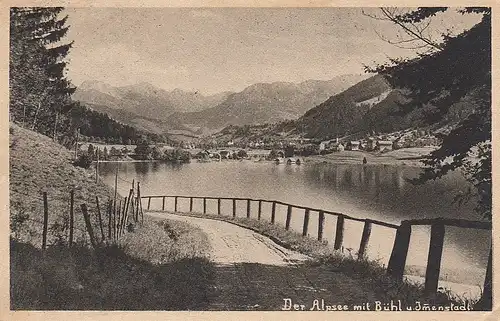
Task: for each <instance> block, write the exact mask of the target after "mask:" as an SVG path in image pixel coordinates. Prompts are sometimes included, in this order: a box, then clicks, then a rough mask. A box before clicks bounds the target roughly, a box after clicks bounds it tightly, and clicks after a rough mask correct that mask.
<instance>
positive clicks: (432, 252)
mask: <svg viewBox="0 0 500 321" xmlns="http://www.w3.org/2000/svg"><path fill="white" fill-rule="evenodd" d="M158 198H159V199H161V200H162V208H161V210H162V211H165V209H166V204H167V201H168V200H173V202H174V212H181V211H179V199H188V200H189V212H193V201H194V200H195V199H198V200H202V202H203V214H207V200H213V201H217V213H213V214H217V215H222V211H221V203H222V201H223V200H225V201H229V202H230V204H232V206H231V211H230V213H224V215H228V214H229V215H232V217H233V218H235V217H236V213H237V203H236V202H237V201H239V202H245V203H246V217H247V218H250V216H251V215H250V214H251V203H252V202H254V203H258V210H257V219H258V220H260V219H261V217H262V213H263V210H262V208H263V206H262V205H263V204H264V203H267V204H271V213H270V224H275V223H276V206H277V205H283V206H285V207H286V208H287V211H286V219H285V224H284V225H285V229H286V230H289V229H290V222H291V219H292V212H293V209H302V210H304V212H303V213H304V214H303V221H302V236H307V235H308V231H309V222H310V213H311V212H318V231H317V239H318V240H319V241H322V240H323V237H324V228H325V215H332V216H335V217H336V221H337V223H336V229H335V238H334V244H333V247H334V249H335V250H340V249H341V248H342V245H343V241H344V229H345V223H346V221H349V220H350V221H356V222H360V223H363V232H362V234H361V240H360V243H359V249H358V252H357V257H358V258H360V259H361V258H364V257H366V250H367V248H368V243H369V240H370V235H371V231H372V226H373V225H379V226H383V227H387V228H392V229H395V230H396V237H395V240H394V244H393V246H392V252H391V256H390V259H389V263H388V265H387V274H388V275H390V276H392V277H393V278H395V279H396V280H398V281H401V280H403V274H404V269H405V265H406V258H407V256H408V248H409V244H410V236H411V230H412V226H414V225H430V226H431V240H430V247H429V253H428V260H427V267H426V275H425V287H424V289H425V293H426V294H428V295H433V294H435V293H436V292H437V289H438V280H439V273H440V267H441V258H442V254H443V244H444V234H445V226H454V227H461V228H473V229H483V230H491V228H492V225H491V222H484V221H469V220H463V219H442V218H436V219H417V220H406V221H402V222H401V224H400V225H396V224H391V223H387V222H383V221H378V220H372V219H367V218H366V219H360V218H356V217H352V216H349V215H346V214H342V213H336V212H331V211H325V210H323V209H318V208H312V207H306V206H299V205H293V204H289V203H285V202H280V201H274V200H265V199H253V198H234V197H213V196H183V195H159V196H158V195H152V196H149V195H148V196H140V199H141V202H139V203H141V204H142V201H147V210H150V209H151V200H152V199H158ZM267 214H269V213H267ZM491 270H492V250H490V254H489V260H488V266H487V271H486V278H485V282H484V290H483V293H484V294H483V295H490V297H491V293H492V292H491V290H492V289H491V285H492V284H491V282H492V273H491Z"/></svg>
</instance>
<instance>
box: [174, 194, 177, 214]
mask: <svg viewBox="0 0 500 321" xmlns="http://www.w3.org/2000/svg"><path fill="white" fill-rule="evenodd" d="M174 212H177V196H176V197H175V198H174Z"/></svg>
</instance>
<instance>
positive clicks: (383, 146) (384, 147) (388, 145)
mask: <svg viewBox="0 0 500 321" xmlns="http://www.w3.org/2000/svg"><path fill="white" fill-rule="evenodd" d="M377 146H378V149H379V150H380V151H381V152H382V151H386V152H387V151H391V150H392V141H390V140H379V141H378V142H377Z"/></svg>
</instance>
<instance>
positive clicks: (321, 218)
mask: <svg viewBox="0 0 500 321" xmlns="http://www.w3.org/2000/svg"><path fill="white" fill-rule="evenodd" d="M324 228H325V213H324V212H323V211H319V215H318V241H320V242H321V241H322V240H323V229H324Z"/></svg>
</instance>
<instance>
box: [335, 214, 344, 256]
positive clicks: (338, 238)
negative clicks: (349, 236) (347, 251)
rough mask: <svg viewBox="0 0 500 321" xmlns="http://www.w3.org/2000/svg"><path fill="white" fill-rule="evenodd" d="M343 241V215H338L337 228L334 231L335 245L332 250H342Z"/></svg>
mask: <svg viewBox="0 0 500 321" xmlns="http://www.w3.org/2000/svg"><path fill="white" fill-rule="evenodd" d="M343 241H344V215H342V214H339V215H338V216H337V228H336V229H335V243H334V245H333V248H334V249H335V250H340V249H341V248H342V242H343Z"/></svg>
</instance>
